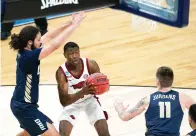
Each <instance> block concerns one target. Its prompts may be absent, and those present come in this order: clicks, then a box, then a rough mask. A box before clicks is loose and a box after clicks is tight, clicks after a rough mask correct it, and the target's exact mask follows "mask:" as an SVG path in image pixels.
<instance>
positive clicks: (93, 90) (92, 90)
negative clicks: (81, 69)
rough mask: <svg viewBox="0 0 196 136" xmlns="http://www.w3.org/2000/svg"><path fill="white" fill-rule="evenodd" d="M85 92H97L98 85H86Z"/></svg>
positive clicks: (83, 89)
mask: <svg viewBox="0 0 196 136" xmlns="http://www.w3.org/2000/svg"><path fill="white" fill-rule="evenodd" d="M82 91H83V94H84V95H88V94H95V93H96V87H95V86H93V85H92V84H91V85H84V86H83V88H82Z"/></svg>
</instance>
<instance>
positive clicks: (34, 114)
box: [10, 99, 53, 136]
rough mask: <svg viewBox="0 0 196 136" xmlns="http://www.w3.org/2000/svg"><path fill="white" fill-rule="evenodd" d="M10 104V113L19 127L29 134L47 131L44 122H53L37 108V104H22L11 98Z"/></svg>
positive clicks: (32, 135)
mask: <svg viewBox="0 0 196 136" xmlns="http://www.w3.org/2000/svg"><path fill="white" fill-rule="evenodd" d="M10 106H11V110H12V113H13V114H14V116H15V117H16V118H17V120H18V121H19V123H20V127H21V128H23V129H25V130H26V131H27V132H28V133H29V134H30V135H31V136H37V135H41V134H43V133H44V132H45V131H47V130H48V127H47V124H46V122H48V123H51V124H52V123H53V122H52V120H51V119H50V118H48V117H47V116H46V115H44V114H43V113H42V112H41V111H39V110H38V109H37V105H34V104H26V103H25V104H24V103H21V102H18V101H15V100H13V99H12V100H11V103H10Z"/></svg>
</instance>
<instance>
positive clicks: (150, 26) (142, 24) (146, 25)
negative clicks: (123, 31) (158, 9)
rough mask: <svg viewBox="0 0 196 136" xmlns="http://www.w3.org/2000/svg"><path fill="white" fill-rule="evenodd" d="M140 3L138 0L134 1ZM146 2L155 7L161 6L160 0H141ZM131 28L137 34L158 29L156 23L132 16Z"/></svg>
mask: <svg viewBox="0 0 196 136" xmlns="http://www.w3.org/2000/svg"><path fill="white" fill-rule="evenodd" d="M136 1H140V0H136ZM143 1H148V2H151V3H153V4H156V5H161V1H162V0H143ZM131 27H132V29H133V30H134V31H137V32H151V31H154V30H156V29H157V28H158V22H156V21H153V20H150V19H147V18H144V17H141V16H138V15H134V14H132V24H131Z"/></svg>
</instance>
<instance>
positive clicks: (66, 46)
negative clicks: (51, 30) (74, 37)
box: [64, 42, 79, 52]
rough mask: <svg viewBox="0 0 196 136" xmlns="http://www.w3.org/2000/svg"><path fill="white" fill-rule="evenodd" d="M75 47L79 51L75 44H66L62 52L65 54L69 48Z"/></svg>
mask: <svg viewBox="0 0 196 136" xmlns="http://www.w3.org/2000/svg"><path fill="white" fill-rule="evenodd" d="M75 47H77V48H78V49H79V46H78V45H77V44H76V43H75V42H68V43H66V44H65V46H64V52H66V51H67V50H68V49H69V48H75Z"/></svg>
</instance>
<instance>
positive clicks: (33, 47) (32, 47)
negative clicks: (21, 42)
mask: <svg viewBox="0 0 196 136" xmlns="http://www.w3.org/2000/svg"><path fill="white" fill-rule="evenodd" d="M39 47H42V43H40V45H39ZM34 49H36V48H35V46H34V42H33V43H32V45H31V50H34Z"/></svg>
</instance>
